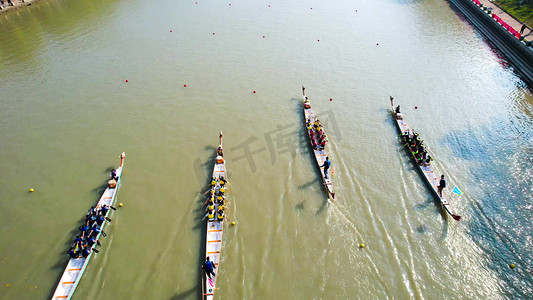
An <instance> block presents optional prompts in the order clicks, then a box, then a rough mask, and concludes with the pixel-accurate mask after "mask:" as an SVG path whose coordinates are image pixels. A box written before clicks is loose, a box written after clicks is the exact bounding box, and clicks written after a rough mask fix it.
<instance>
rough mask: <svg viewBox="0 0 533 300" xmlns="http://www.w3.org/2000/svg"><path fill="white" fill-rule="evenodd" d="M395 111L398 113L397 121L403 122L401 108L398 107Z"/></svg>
mask: <svg viewBox="0 0 533 300" xmlns="http://www.w3.org/2000/svg"><path fill="white" fill-rule="evenodd" d="M394 111H395V112H396V119H398V120H401V119H402V118H403V117H402V114H401V113H400V106H399V105H398V106H397V107H396V109H395V110H394Z"/></svg>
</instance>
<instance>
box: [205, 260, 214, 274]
mask: <svg viewBox="0 0 533 300" xmlns="http://www.w3.org/2000/svg"><path fill="white" fill-rule="evenodd" d="M205 270H206V271H208V272H209V271H213V262H212V261H210V260H208V261H206V262H205Z"/></svg>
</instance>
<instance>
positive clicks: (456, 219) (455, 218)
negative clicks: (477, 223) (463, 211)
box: [443, 205, 461, 221]
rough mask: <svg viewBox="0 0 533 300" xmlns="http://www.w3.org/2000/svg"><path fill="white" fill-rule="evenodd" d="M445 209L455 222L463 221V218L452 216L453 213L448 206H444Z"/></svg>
mask: <svg viewBox="0 0 533 300" xmlns="http://www.w3.org/2000/svg"><path fill="white" fill-rule="evenodd" d="M443 207H444V209H445V210H446V212H447V213H449V214H450V216H452V218H453V219H454V220H455V221H459V220H461V216H459V215H456V214H452V212H451V211H450V210H449V209H448V208H447V207H446V205H443Z"/></svg>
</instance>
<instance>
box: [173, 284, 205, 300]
mask: <svg viewBox="0 0 533 300" xmlns="http://www.w3.org/2000/svg"><path fill="white" fill-rule="evenodd" d="M199 288H200V287H199V286H198V285H197V286H195V287H192V288H190V289H188V290H186V291H185V292H181V293H178V294H176V295H174V296H172V297H170V298H169V300H182V299H194V297H191V296H192V295H194V294H195V293H197V292H198V289H199Z"/></svg>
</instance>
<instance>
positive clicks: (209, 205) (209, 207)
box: [205, 198, 215, 212]
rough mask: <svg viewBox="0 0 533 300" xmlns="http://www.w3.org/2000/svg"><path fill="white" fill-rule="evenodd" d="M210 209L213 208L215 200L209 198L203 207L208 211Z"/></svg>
mask: <svg viewBox="0 0 533 300" xmlns="http://www.w3.org/2000/svg"><path fill="white" fill-rule="evenodd" d="M212 210H215V202H214V201H213V199H212V198H211V199H210V201H209V204H208V205H207V206H206V207H205V211H207V212H208V211H212Z"/></svg>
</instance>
